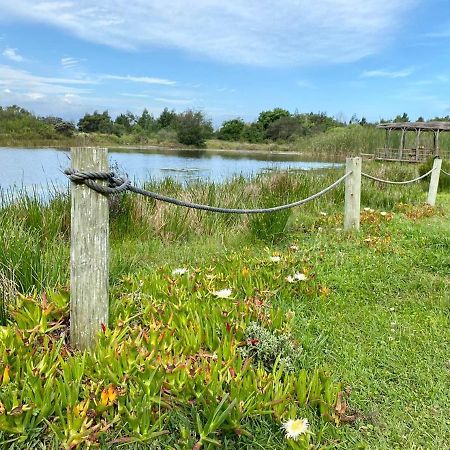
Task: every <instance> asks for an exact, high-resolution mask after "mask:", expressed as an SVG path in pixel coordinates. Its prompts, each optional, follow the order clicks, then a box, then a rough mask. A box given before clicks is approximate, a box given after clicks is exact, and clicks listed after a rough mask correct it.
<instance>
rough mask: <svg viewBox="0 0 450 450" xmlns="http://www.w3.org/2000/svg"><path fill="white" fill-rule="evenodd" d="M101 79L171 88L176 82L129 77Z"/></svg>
mask: <svg viewBox="0 0 450 450" xmlns="http://www.w3.org/2000/svg"><path fill="white" fill-rule="evenodd" d="M101 78H102V79H104V80H120V81H131V82H133V83H144V84H160V85H162V86H173V85H174V84H176V81H173V80H167V79H166V78H155V77H135V76H131V75H125V76H123V75H102V76H101Z"/></svg>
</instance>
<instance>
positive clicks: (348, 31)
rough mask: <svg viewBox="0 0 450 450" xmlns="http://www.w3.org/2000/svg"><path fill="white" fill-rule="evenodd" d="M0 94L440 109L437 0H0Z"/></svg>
mask: <svg viewBox="0 0 450 450" xmlns="http://www.w3.org/2000/svg"><path fill="white" fill-rule="evenodd" d="M0 11H1V15H0V105H3V106H4V105H10V104H14V103H15V104H19V105H22V106H24V107H26V108H28V109H30V110H32V111H33V112H35V113H36V114H40V115H48V114H52V115H57V116H61V117H64V118H66V119H71V120H73V119H78V118H79V117H80V116H82V115H83V114H84V113H85V112H92V111H93V110H95V109H97V110H100V111H103V110H105V109H108V110H109V111H110V113H111V115H112V116H113V117H114V116H115V115H116V114H118V113H120V112H124V111H126V110H130V111H132V112H134V113H141V112H142V110H143V108H147V109H148V110H149V111H151V112H152V113H154V114H155V115H157V114H159V112H160V111H161V110H162V109H163V108H164V107H166V106H167V107H169V108H174V109H176V110H177V111H182V110H185V109H187V108H194V109H201V110H203V111H205V112H206V113H207V115H208V116H209V117H211V118H212V119H213V121H214V123H215V124H216V125H217V124H220V122H221V121H223V120H226V119H229V118H232V117H237V116H240V117H242V118H244V119H245V120H253V119H255V118H256V117H257V115H258V113H259V112H260V111H262V110H264V109H272V108H274V107H277V106H279V107H283V108H286V109H289V110H290V111H295V110H296V109H297V110H299V111H300V112H304V111H307V112H309V111H315V112H316V111H324V112H327V113H328V114H330V115H333V116H337V117H339V118H341V119H346V120H349V119H350V117H351V116H352V114H354V113H356V114H357V116H358V117H360V118H361V117H362V116H365V117H366V118H368V119H369V120H379V119H380V118H391V117H393V116H395V115H396V114H399V113H402V112H404V111H406V112H408V114H409V115H410V117H411V119H416V118H417V117H418V116H424V117H425V118H430V117H434V116H437V115H438V116H441V115H447V114H450V2H449V0H365V1H363V2H361V1H360V0H278V1H277V2H275V1H267V0H229V1H228V2H224V1H218V0H195V1H194V2H186V1H183V0H166V1H164V2H162V1H155V0H127V1H125V0H115V1H104V0H98V1H96V2H89V1H86V0H78V1H76V2H75V1H70V0H68V1H66V0H62V1H59V2H56V1H51V0H47V1H39V0H14V1H11V0H0Z"/></svg>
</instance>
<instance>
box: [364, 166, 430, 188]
mask: <svg viewBox="0 0 450 450" xmlns="http://www.w3.org/2000/svg"><path fill="white" fill-rule="evenodd" d="M433 170H434V169H431V170H429V171H428V172H427V173H425V174H423V175H421V176H420V177H417V178H414V179H413V180H407V181H390V180H382V179H381V178H377V177H373V176H372V175H369V174H367V173H364V172H362V173H361V175H362V176H363V177H366V178H368V179H369V180H373V181H378V182H380V183H386V184H410V183H414V182H416V181H419V180H422V179H423V178H426V177H427V176H428V175H430V173H431V172H433Z"/></svg>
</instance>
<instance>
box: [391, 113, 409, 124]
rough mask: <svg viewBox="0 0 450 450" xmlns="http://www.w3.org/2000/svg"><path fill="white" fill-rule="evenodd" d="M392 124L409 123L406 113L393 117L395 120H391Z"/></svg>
mask: <svg viewBox="0 0 450 450" xmlns="http://www.w3.org/2000/svg"><path fill="white" fill-rule="evenodd" d="M393 122H396V123H401V122H409V116H408V114H407V113H403V114H401V115H400V114H399V115H397V116H395V119H394V120H393Z"/></svg>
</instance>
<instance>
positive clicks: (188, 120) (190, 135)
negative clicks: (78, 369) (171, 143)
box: [176, 110, 213, 148]
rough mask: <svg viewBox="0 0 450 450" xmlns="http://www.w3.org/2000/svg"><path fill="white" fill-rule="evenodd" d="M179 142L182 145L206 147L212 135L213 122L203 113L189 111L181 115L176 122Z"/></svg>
mask: <svg viewBox="0 0 450 450" xmlns="http://www.w3.org/2000/svg"><path fill="white" fill-rule="evenodd" d="M176 130H177V136H178V141H179V142H180V143H181V144H185V145H193V146H195V147H200V148H201V147H205V144H206V139H208V138H209V137H210V136H211V135H212V131H213V129H212V125H211V121H210V120H208V119H206V118H205V116H204V114H203V113H202V112H201V111H193V110H187V111H186V112H184V113H182V114H179V115H178V117H177V122H176Z"/></svg>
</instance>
